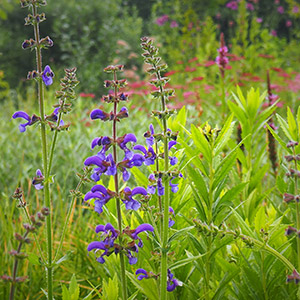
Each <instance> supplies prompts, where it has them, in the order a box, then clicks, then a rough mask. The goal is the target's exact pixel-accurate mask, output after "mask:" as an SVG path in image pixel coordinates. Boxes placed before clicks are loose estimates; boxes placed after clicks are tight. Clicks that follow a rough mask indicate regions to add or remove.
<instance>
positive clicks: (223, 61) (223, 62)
mask: <svg viewBox="0 0 300 300" xmlns="http://www.w3.org/2000/svg"><path fill="white" fill-rule="evenodd" d="M220 40H221V47H220V48H219V49H218V52H219V56H217V58H216V63H217V65H218V66H219V68H220V71H221V76H222V77H224V70H225V68H226V66H227V64H228V62H229V60H228V58H227V56H226V55H227V53H228V48H227V47H226V45H225V41H224V34H223V32H222V33H221V37H220Z"/></svg>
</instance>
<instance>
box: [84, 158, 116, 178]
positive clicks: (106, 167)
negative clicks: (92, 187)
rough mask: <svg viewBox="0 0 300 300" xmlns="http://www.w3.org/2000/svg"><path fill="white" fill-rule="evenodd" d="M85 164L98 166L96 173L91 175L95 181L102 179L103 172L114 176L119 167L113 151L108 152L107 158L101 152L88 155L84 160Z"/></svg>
mask: <svg viewBox="0 0 300 300" xmlns="http://www.w3.org/2000/svg"><path fill="white" fill-rule="evenodd" d="M103 157H104V159H103ZM84 164H85V165H86V166H90V165H96V166H97V167H98V168H95V169H94V173H93V174H92V176H91V179H93V180H94V181H95V182H97V181H98V180H100V177H101V175H102V174H103V173H104V174H105V175H108V176H114V175H115V174H116V173H117V167H116V164H115V162H114V159H113V156H112V154H111V153H110V154H108V155H107V157H106V158H105V155H101V154H100V155H95V156H91V157H88V158H87V159H86V160H85V161H84Z"/></svg>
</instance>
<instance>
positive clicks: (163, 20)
mask: <svg viewBox="0 0 300 300" xmlns="http://www.w3.org/2000/svg"><path fill="white" fill-rule="evenodd" d="M168 20H169V16H168V15H162V16H161V17H159V18H157V19H156V21H155V23H156V24H157V25H158V26H163V25H164V24H165V23H166V22H168Z"/></svg>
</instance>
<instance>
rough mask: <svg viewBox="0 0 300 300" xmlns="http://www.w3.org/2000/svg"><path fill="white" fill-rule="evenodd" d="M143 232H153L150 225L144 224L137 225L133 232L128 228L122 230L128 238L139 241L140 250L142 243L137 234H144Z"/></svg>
mask: <svg viewBox="0 0 300 300" xmlns="http://www.w3.org/2000/svg"><path fill="white" fill-rule="evenodd" d="M144 231H151V232H153V231H154V228H153V226H152V225H150V224H147V223H145V224H141V225H139V226H138V227H137V228H136V229H133V230H130V229H129V228H128V227H127V228H125V229H124V233H125V234H127V235H128V236H130V237H131V238H132V239H133V240H136V239H138V240H139V243H138V246H139V247H140V248H141V247H143V242H142V240H141V238H140V237H139V236H138V234H140V233H141V232H144Z"/></svg>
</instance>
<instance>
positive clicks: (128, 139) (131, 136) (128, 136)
mask: <svg viewBox="0 0 300 300" xmlns="http://www.w3.org/2000/svg"><path fill="white" fill-rule="evenodd" d="M136 141H137V140H136V136H135V135H134V134H133V133H128V134H126V136H125V138H124V142H123V143H125V144H127V143H129V142H133V143H136Z"/></svg>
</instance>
